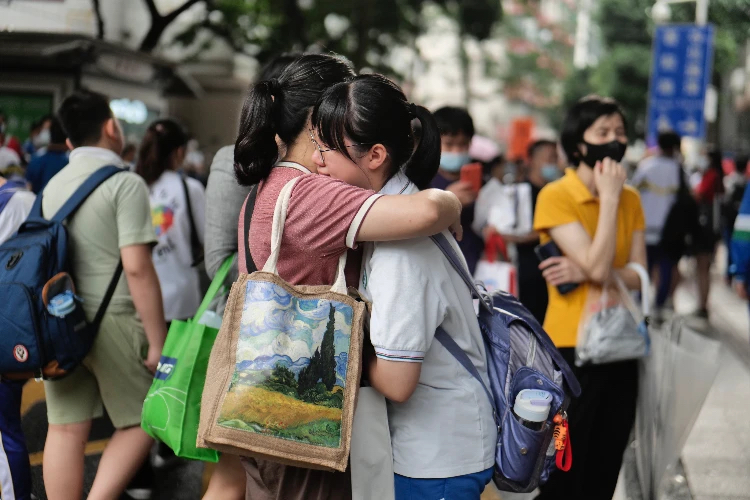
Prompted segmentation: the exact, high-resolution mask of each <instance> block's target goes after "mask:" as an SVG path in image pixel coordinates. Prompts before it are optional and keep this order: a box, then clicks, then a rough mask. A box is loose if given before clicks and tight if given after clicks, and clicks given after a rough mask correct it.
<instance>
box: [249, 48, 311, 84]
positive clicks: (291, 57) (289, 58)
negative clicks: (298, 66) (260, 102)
mask: <svg viewBox="0 0 750 500" xmlns="http://www.w3.org/2000/svg"><path fill="white" fill-rule="evenodd" d="M301 55H302V54H299V53H296V52H288V53H284V54H279V55H278V56H276V57H274V58H273V59H271V60H270V61H268V63H266V65H265V66H263V68H262V69H261V70H260V74H259V75H258V81H259V82H262V81H263V80H270V79H272V78H278V77H279V76H280V75H281V73H283V72H284V69H286V67H287V66H289V65H290V64H291V63H293V62H294V61H295V60H297V59H298V58H299V57H300V56H301Z"/></svg>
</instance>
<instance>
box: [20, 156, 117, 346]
mask: <svg viewBox="0 0 750 500" xmlns="http://www.w3.org/2000/svg"><path fill="white" fill-rule="evenodd" d="M119 172H126V170H125V169H123V168H120V167H118V166H115V165H107V166H104V167H102V168H100V169H99V170H97V171H96V172H94V173H93V174H91V175H90V176H89V178H88V179H86V180H85V181H84V182H83V184H81V186H80V187H79V188H78V189H76V191H75V192H74V193H73V196H71V197H70V198H68V201H66V202H65V203H64V204H63V206H62V207H61V208H60V209H59V210H58V211H57V213H55V215H54V216H53V217H52V219H51V220H52V221H54V222H62V221H64V220H65V219H69V218H70V217H72V216H73V214H74V213H75V212H76V210H78V208H79V207H80V206H81V205H82V204H83V202H84V201H86V199H87V198H88V197H89V195H91V193H93V192H94V191H95V190H96V188H98V187H99V185H101V184H102V183H103V182H104V181H106V180H107V179H109V178H110V177H112V176H113V175H115V174H117V173H119ZM31 215H33V216H35V217H38V218H40V219H43V218H44V217H43V216H42V193H41V192H40V193H39V194H38V195H37V197H36V200H35V201H34V206H33V207H32V209H31ZM122 269H123V267H122V259H120V262H118V263H117V269H115V273H114V275H112V279H111V280H110V282H109V285H108V286H107V291H106V292H105V293H104V298H103V299H102V303H101V304H100V305H99V309H98V310H97V311H96V316H94V321H93V322H92V323H91V324H90V325H89V327H90V328H92V329H93V331H94V333H97V332H98V331H99V326H100V325H101V323H102V318H104V313H105V312H106V311H107V307H108V306H109V303H110V301H111V300H112V296H113V295H114V294H115V289H116V288H117V284H118V283H119V282H120V276H121V275H122Z"/></svg>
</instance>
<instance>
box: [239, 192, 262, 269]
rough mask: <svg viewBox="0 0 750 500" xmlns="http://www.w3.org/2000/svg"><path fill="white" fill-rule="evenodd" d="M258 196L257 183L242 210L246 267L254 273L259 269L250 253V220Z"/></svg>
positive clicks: (242, 243)
mask: <svg viewBox="0 0 750 500" xmlns="http://www.w3.org/2000/svg"><path fill="white" fill-rule="evenodd" d="M257 197H258V185H257V184H256V185H255V186H253V188H252V189H251V190H250V194H248V195H247V201H246V202H245V210H244V211H243V212H242V218H243V227H244V228H245V229H244V231H243V233H242V234H243V238H242V242H241V243H240V244H241V245H244V247H245V267H247V274H252V273H254V272H255V271H257V270H258V266H256V265H255V262H254V261H253V256H252V255H250V221H251V220H252V218H253V211H254V210H255V199H256V198H257Z"/></svg>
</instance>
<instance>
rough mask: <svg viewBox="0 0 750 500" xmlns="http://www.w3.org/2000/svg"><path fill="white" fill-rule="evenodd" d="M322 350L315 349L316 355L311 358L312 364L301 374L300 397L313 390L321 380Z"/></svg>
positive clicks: (299, 381) (299, 383) (299, 382)
mask: <svg viewBox="0 0 750 500" xmlns="http://www.w3.org/2000/svg"><path fill="white" fill-rule="evenodd" d="M321 371H322V370H321V363H320V348H318V349H315V353H314V354H313V356H312V358H310V364H309V365H307V366H306V367H304V368H303V369H302V371H300V372H299V380H298V390H299V394H300V396H302V395H303V394H305V393H306V392H307V391H309V390H310V389H312V388H313V387H315V386H316V385H317V384H318V381H319V380H320V379H321Z"/></svg>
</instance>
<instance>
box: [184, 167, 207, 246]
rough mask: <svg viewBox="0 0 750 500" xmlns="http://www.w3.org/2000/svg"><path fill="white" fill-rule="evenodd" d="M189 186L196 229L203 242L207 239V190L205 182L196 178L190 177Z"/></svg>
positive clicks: (199, 238)
mask: <svg viewBox="0 0 750 500" xmlns="http://www.w3.org/2000/svg"><path fill="white" fill-rule="evenodd" d="M187 186H188V195H189V196H190V205H191V207H192V209H193V220H194V221H195V229H196V231H197V232H198V241H200V242H201V244H203V243H204V242H205V241H206V240H205V234H206V191H205V189H204V188H203V184H201V183H200V182H199V181H197V180H195V179H191V178H188V179H187Z"/></svg>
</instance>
